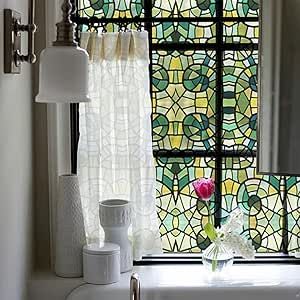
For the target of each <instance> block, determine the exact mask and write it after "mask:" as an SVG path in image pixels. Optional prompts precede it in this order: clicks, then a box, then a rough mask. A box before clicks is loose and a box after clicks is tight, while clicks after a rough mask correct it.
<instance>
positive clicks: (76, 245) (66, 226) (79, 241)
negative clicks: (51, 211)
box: [55, 175, 86, 277]
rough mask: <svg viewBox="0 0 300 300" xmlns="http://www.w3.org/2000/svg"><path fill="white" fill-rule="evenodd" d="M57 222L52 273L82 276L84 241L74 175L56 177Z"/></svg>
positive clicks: (76, 183)
mask: <svg viewBox="0 0 300 300" xmlns="http://www.w3.org/2000/svg"><path fill="white" fill-rule="evenodd" d="M56 220H57V222H56V247H55V248H56V249H55V250H56V251H55V254H56V255H55V273H56V274H57V275H58V276H61V277H81V276H82V247H83V246H84V245H85V244H86V238H85V231H84V222H83V214H82V207H81V199H80V190H79V183H78V177H77V175H62V176H59V190H58V202H57V214H56Z"/></svg>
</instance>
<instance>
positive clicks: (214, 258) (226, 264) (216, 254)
mask: <svg viewBox="0 0 300 300" xmlns="http://www.w3.org/2000/svg"><path fill="white" fill-rule="evenodd" d="M202 262H203V265H204V266H205V267H206V268H207V269H208V270H210V271H212V272H223V271H225V270H228V269H229V268H230V267H231V266H232V264H233V253H232V251H230V250H229V249H227V248H226V247H225V246H223V245H222V243H218V244H215V243H212V244H211V245H210V246H209V247H208V248H206V249H205V250H204V252H203V255H202Z"/></svg>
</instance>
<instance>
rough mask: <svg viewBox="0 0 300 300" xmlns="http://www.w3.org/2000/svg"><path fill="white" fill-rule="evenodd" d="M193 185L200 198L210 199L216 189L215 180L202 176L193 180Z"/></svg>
mask: <svg viewBox="0 0 300 300" xmlns="http://www.w3.org/2000/svg"><path fill="white" fill-rule="evenodd" d="M193 187H194V190H195V193H196V195H197V196H198V197H199V199H200V200H203V201H209V199H210V197H211V196H212V194H213V193H214V191H215V182H214V180H213V179H211V178H200V179H198V180H195V181H194V182H193Z"/></svg>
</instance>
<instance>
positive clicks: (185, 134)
mask: <svg viewBox="0 0 300 300" xmlns="http://www.w3.org/2000/svg"><path fill="white" fill-rule="evenodd" d="M152 59H153V60H152V61H153V68H152V69H153V75H152V83H153V94H152V99H153V147H154V149H155V150H160V149H161V150H175V149H177V150H188V149H190V150H191V149H193V150H209V149H211V148H213V147H214V145H215V138H214V135H215V85H216V73H215V52H213V51H208V52H206V51H186V52H179V51H171V52H168V51H155V52H153V55H152Z"/></svg>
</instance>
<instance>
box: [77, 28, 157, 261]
mask: <svg viewBox="0 0 300 300" xmlns="http://www.w3.org/2000/svg"><path fill="white" fill-rule="evenodd" d="M81 47H83V48H85V49H87V51H88V52H89V55H90V59H91V62H90V70H89V76H90V97H91V99H92V102H91V103H87V104H81V106H80V141H79V151H78V153H79V155H78V176H79V181H80V188H81V194H82V202H83V203H82V204H83V210H84V219H85V228H86V233H87V238H88V241H89V242H95V241H98V240H99V238H100V239H103V232H102V229H101V228H100V225H99V217H98V210H99V208H98V203H99V201H101V200H105V199H115V198H121V199H127V200H129V201H132V203H133V207H134V216H133V223H132V226H131V228H130V235H131V238H132V241H133V248H134V258H135V259H140V258H141V256H142V255H145V254H155V253H161V240H160V234H159V226H158V219H157V213H156V205H155V168H154V161H153V155H152V138H151V110H152V108H151V99H150V92H149V91H150V90H149V82H150V79H149V68H148V66H149V56H148V55H149V50H148V34H147V32H135V31H132V32H123V33H104V34H101V35H98V34H96V33H82V35H81Z"/></svg>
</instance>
